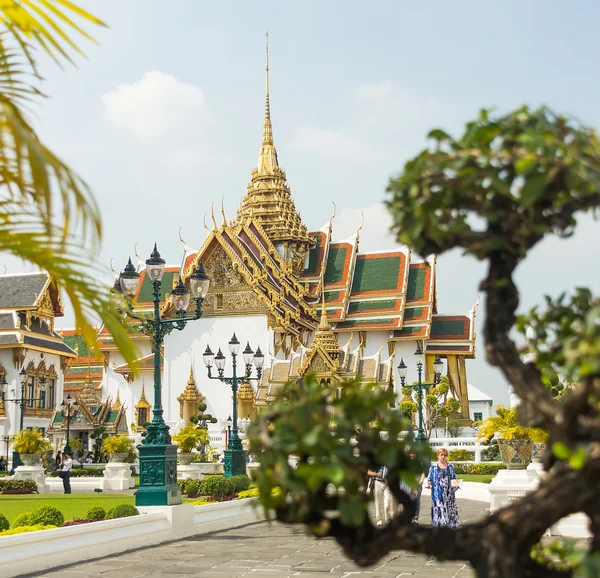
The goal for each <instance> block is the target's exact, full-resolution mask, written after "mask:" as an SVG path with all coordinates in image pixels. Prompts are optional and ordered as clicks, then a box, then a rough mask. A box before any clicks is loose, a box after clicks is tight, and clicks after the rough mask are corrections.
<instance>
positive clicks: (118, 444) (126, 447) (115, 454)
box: [102, 435, 134, 462]
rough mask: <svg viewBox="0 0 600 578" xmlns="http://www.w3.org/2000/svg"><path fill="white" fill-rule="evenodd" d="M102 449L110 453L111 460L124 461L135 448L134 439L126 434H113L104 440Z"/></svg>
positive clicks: (109, 458)
mask: <svg viewBox="0 0 600 578" xmlns="http://www.w3.org/2000/svg"><path fill="white" fill-rule="evenodd" d="M102 449H103V450H104V451H105V452H106V453H107V454H108V460H109V461H110V462H124V461H125V458H126V457H127V455H128V454H129V453H131V452H132V451H133V449H134V445H133V440H132V439H130V438H128V437H127V436H125V435H119V436H112V437H109V438H106V439H105V440H104V441H103V442H102Z"/></svg>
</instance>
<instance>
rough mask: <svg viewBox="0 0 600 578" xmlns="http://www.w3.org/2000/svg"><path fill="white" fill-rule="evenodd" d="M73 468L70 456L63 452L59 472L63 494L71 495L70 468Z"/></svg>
mask: <svg viewBox="0 0 600 578" xmlns="http://www.w3.org/2000/svg"><path fill="white" fill-rule="evenodd" d="M72 467H73V460H72V459H71V456H70V455H69V454H68V453H66V452H63V455H62V470H61V476H60V477H61V478H62V481H63V488H64V490H65V494H70V493H71V468H72Z"/></svg>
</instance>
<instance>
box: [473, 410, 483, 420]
mask: <svg viewBox="0 0 600 578" xmlns="http://www.w3.org/2000/svg"><path fill="white" fill-rule="evenodd" d="M482 419H483V413H482V412H480V411H476V412H474V413H473V421H481V420H482Z"/></svg>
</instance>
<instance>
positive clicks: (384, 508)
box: [367, 466, 389, 526]
mask: <svg viewBox="0 0 600 578" xmlns="http://www.w3.org/2000/svg"><path fill="white" fill-rule="evenodd" d="M387 473H388V470H387V468H386V467H385V466H381V467H380V468H379V469H378V470H368V471H367V476H369V477H370V478H373V480H374V482H373V483H374V484H375V486H374V491H373V496H374V498H375V521H376V524H377V525H378V526H382V525H383V523H384V522H387V521H388V519H387V517H388V512H389V507H388V504H387V502H386V498H387V497H388V496H387V495H386V491H385V490H386V488H387V484H386V481H385V479H386V477H387Z"/></svg>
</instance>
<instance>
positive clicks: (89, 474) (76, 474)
mask: <svg viewBox="0 0 600 578" xmlns="http://www.w3.org/2000/svg"><path fill="white" fill-rule="evenodd" d="M48 475H49V477H51V478H58V477H60V472H50V474H48ZM103 475H104V470H100V469H98V470H92V469H85V470H84V469H83V468H76V469H73V470H71V477H72V478H101V477H102V476H103Z"/></svg>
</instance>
